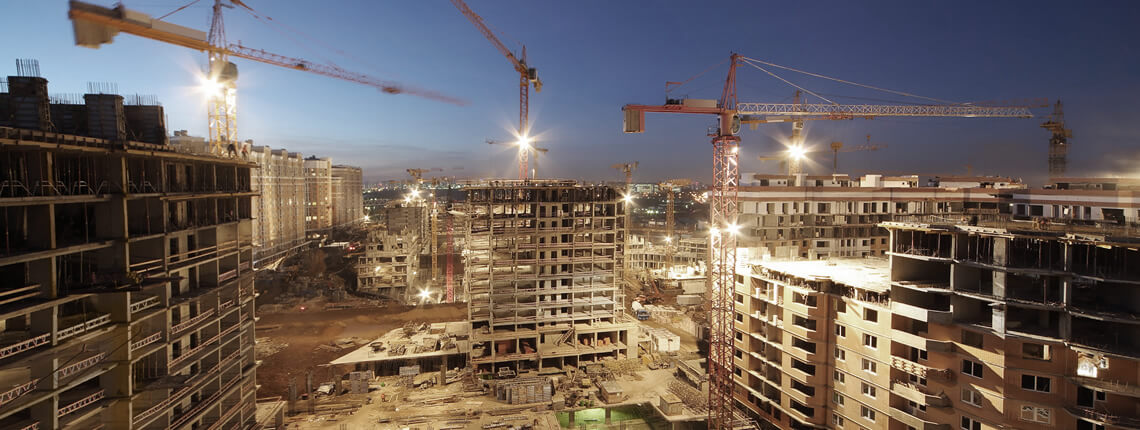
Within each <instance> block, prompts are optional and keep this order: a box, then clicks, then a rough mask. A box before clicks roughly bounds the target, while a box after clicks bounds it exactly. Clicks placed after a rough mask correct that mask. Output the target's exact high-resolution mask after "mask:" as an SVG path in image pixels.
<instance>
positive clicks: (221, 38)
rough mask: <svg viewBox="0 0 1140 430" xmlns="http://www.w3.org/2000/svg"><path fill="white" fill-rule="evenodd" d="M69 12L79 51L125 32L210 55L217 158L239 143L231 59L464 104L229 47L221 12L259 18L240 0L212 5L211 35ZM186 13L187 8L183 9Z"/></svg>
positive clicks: (87, 8)
mask: <svg viewBox="0 0 1140 430" xmlns="http://www.w3.org/2000/svg"><path fill="white" fill-rule="evenodd" d="M69 6H70V8H69V10H68V12H67V16H68V17H69V18H71V21H72V28H73V30H74V33H75V44H76V45H79V46H84V47H89V48H98V47H99V46H100V45H103V44H107V43H111V41H112V39H114V37H115V35H117V34H118V33H120V32H123V33H129V34H133V35H136V36H140V37H145V38H147V39H153V40H157V41H160V42H165V43H169V44H172V45H177V46H181V47H184V48H190V49H194V50H198V51H202V52H205V53H206V54H207V55H208V59H209V65H208V70H207V77H206V78H205V79H204V81H203V83H202V84H203V86H204V87H206V88H207V90H208V91H209V96H210V100H209V104H208V112H207V117H208V119H209V127H210V147H211V151H213V152H215V153H219V152H220V151H221V149H222V148H224V147H226V146H227V145H229V144H233V143H235V142H238V139H237V105H236V101H237V77H238V71H237V65H236V64H234V63H232V62H230V61H229V57H236V58H245V59H247V60H253V61H257V62H260V63H265V64H272V65H274V66H279V67H284V68H288V69H294V70H300V71H303V72H309V73H315V74H318V75H324V76H327V77H331V78H336V79H341V80H345V81H351V82H356V83H358V84H362V85H367V86H370V87H374V88H377V89H379V90H380V91H382V92H384V93H386V94H411V95H415V96H420V97H424V98H428V99H432V100H437V101H442V102H447V103H452V104H456V105H462V104H464V102H463V101H461V100H459V99H455V98H452V97H449V96H446V95H443V94H440V93H437V92H434V91H429V90H424V89H419V88H413V87H409V86H406V85H402V84H399V83H396V82H389V81H385V80H382V79H379V78H376V77H372V76H368V75H365V74H361V73H356V72H350V71H348V70H345V69H342V68H340V67H337V66H335V65H331V64H317V63H313V62H310V61H308V60H303V59H300V58H292V57H286V56H284V55H278V54H274V53H271V52H266V51H264V50H261V49H255V48H250V47H247V46H245V45H242V44H241V43H240V42H239V43H227V42H226V30H225V25H224V23H223V21H222V9H223V8H228V9H234V8H238V7H240V8H242V9H244V10H246V11H247V12H249V13H250V14H252V15H254V16H255V17H258V18H260V16H259V15H257V14H256V13H255V12H254V10H253V8H251V7H249V6H248V5H246V4H245V2H244V1H242V0H214V6H213V15H212V17H211V20H210V32H209V33H208V34H207V33H205V32H202V31H199V30H195V29H192V28H188V27H183V26H180V25H176V24H171V23H169V22H166V21H162V20H161V19H156V18H151V17H150V16H149V15H147V14H144V13H141V12H137V11H133V10H128V9H127V8H125V7H123V5H121V4H120V5H118V6H116V7H115V8H113V9H112V8H106V7H103V6H98V5H94V4H90V3H85V2H81V1H76V0H72V1H71V2H70V4H69ZM187 6H189V5H187ZM185 7H186V6H183V8H185ZM179 10H181V9H179Z"/></svg>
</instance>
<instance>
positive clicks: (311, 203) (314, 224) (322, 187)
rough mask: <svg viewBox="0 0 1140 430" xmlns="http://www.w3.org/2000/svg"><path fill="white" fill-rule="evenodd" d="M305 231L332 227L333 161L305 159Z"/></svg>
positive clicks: (309, 231)
mask: <svg viewBox="0 0 1140 430" xmlns="http://www.w3.org/2000/svg"><path fill="white" fill-rule="evenodd" d="M304 169H305V232H306V233H312V232H316V231H321V230H325V229H327V228H329V227H332V161H331V160H329V159H328V158H327V157H326V158H317V157H315V156H314V157H309V158H306V159H305V164H304Z"/></svg>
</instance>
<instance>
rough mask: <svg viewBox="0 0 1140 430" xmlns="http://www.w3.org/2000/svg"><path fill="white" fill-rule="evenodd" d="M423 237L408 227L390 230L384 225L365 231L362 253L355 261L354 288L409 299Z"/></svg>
mask: <svg viewBox="0 0 1140 430" xmlns="http://www.w3.org/2000/svg"><path fill="white" fill-rule="evenodd" d="M423 240H424V239H423V236H421V235H420V234H419V233H418V232H416V231H415V230H412V229H403V230H401V231H399V232H393V231H391V230H390V229H388V228H386V227H385V226H373V227H371V228H370V229H369V230H368V239H367V242H366V243H365V245H364V255H363V256H361V257H360V258H359V259H358V260H357V264H356V291H357V292H360V293H363V294H370V295H376V296H381V297H388V298H391V299H393V300H397V301H400V302H409V300H410V299H412V298H413V296H414V294H415V293H417V291H413V290H412V288H411V287H412V286H413V285H416V279H417V275H418V273H417V271H418V269H419V267H420V253H421V252H423V248H424V243H423Z"/></svg>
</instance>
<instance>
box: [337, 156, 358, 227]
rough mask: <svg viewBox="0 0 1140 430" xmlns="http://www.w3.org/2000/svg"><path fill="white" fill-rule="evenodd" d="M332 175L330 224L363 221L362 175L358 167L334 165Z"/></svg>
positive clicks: (343, 224)
mask: <svg viewBox="0 0 1140 430" xmlns="http://www.w3.org/2000/svg"><path fill="white" fill-rule="evenodd" d="M330 173H331V175H332V225H333V226H334V227H340V226H347V225H352V224H357V223H361V222H363V221H364V177H363V173H362V171H361V170H360V168H359V167H352V166H344V165H335V166H332V169H331V170H330Z"/></svg>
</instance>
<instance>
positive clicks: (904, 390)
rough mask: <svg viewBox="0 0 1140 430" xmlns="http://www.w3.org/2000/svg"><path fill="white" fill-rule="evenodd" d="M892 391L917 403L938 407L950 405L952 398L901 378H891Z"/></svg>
mask: <svg viewBox="0 0 1140 430" xmlns="http://www.w3.org/2000/svg"><path fill="white" fill-rule="evenodd" d="M891 392H892V393H895V394H897V395H899V397H902V398H904V399H907V400H910V401H912V402H915V403H920V404H924V405H927V406H933V407H936V408H945V407H950V398H949V397H947V396H946V395H945V394H942V395H935V394H931V393H930V391H929V390H928V389H927V388H925V387H922V386H920V385H915V384H911V383H909V382H904V381H902V380H899V379H894V380H891Z"/></svg>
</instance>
